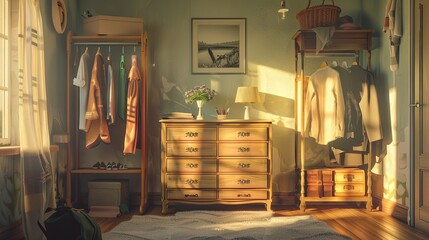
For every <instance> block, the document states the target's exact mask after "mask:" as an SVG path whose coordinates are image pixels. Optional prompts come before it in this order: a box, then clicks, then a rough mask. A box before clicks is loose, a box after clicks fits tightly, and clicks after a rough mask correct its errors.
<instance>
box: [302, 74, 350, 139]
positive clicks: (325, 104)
mask: <svg viewBox="0 0 429 240" xmlns="http://www.w3.org/2000/svg"><path fill="white" fill-rule="evenodd" d="M304 114H305V116H304V121H305V128H304V135H305V136H308V137H313V138H314V139H315V140H316V142H317V143H319V144H327V143H328V142H331V141H333V140H335V139H337V138H340V137H344V100H343V91H342V87H341V81H340V76H339V73H338V72H337V71H336V70H334V69H332V68H331V67H324V68H320V69H318V70H317V71H316V72H314V73H313V74H312V75H311V77H310V79H309V82H308V87H307V94H306V97H305V103H304Z"/></svg>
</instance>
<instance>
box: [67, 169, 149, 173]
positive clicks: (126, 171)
mask: <svg viewBox="0 0 429 240" xmlns="http://www.w3.org/2000/svg"><path fill="white" fill-rule="evenodd" d="M70 172H71V173H72V174H73V173H97V174H112V173H113V174H118V173H124V174H127V173H141V172H142V170H141V169H140V168H132V169H122V170H101V169H90V168H84V169H73V170H71V171H70Z"/></svg>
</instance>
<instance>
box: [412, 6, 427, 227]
mask: <svg viewBox="0 0 429 240" xmlns="http://www.w3.org/2000/svg"><path fill="white" fill-rule="evenodd" d="M415 3H416V5H415V13H416V14H415V15H416V19H415V38H414V39H415V49H416V50H415V63H416V64H415V87H416V89H415V90H416V91H415V93H416V99H415V100H416V108H415V143H416V144H415V157H416V159H415V194H416V196H415V219H414V220H415V226H416V227H417V228H419V229H421V230H425V231H429V230H428V229H429V124H428V123H429V94H428V93H429V0H417V1H415Z"/></svg>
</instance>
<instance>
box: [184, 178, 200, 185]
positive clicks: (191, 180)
mask: <svg viewBox="0 0 429 240" xmlns="http://www.w3.org/2000/svg"><path fill="white" fill-rule="evenodd" d="M185 183H186V184H194V183H198V179H186V181H185Z"/></svg>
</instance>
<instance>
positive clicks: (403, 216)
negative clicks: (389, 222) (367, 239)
mask: <svg viewBox="0 0 429 240" xmlns="http://www.w3.org/2000/svg"><path fill="white" fill-rule="evenodd" d="M372 199H373V200H372V205H373V206H374V208H377V209H379V210H380V211H382V212H384V213H386V214H388V215H390V216H392V217H394V218H396V219H398V220H400V221H401V222H404V223H406V224H408V207H407V206H404V205H401V204H399V203H396V202H393V201H391V200H388V199H385V198H380V197H373V198H372Z"/></svg>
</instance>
